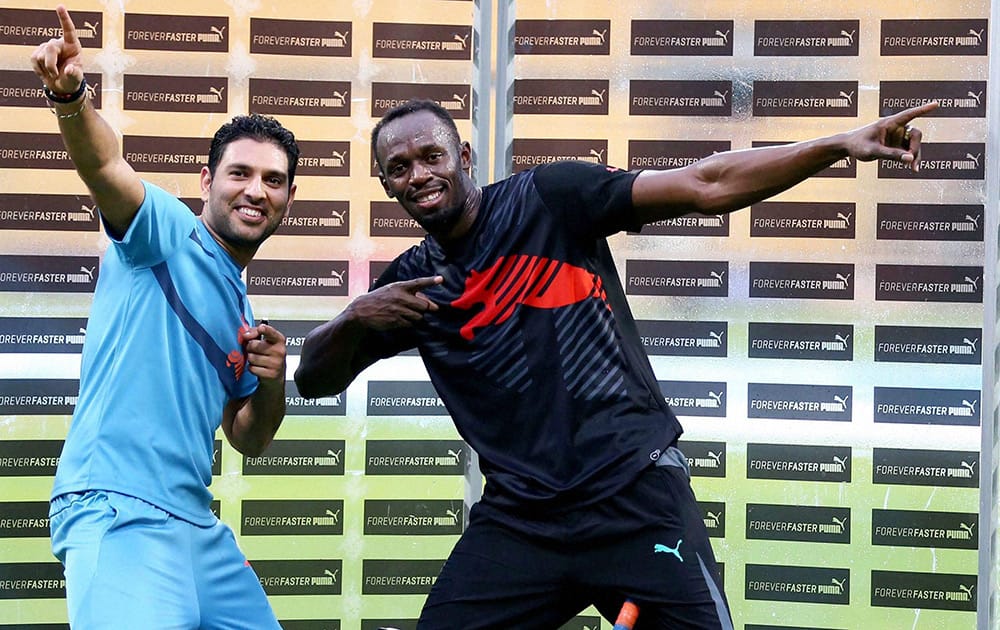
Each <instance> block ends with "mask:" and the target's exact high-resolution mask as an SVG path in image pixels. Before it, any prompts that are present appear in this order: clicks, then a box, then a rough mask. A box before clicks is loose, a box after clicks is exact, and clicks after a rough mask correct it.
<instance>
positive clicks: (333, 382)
mask: <svg viewBox="0 0 1000 630" xmlns="http://www.w3.org/2000/svg"><path fill="white" fill-rule="evenodd" d="M365 335H366V330H365V327H364V325H363V324H362V323H361V322H360V321H359V320H358V319H357V318H355V317H354V316H353V313H352V312H351V309H350V307H348V308H347V309H346V310H345V311H344V312H342V313H341V314H340V315H338V316H337V317H335V318H334V319H332V320H330V321H328V322H326V323H325V324H323V325H321V326H318V327H317V328H315V329H313V330H312V331H310V333H309V334H308V335H307V336H306V340H305V342H303V344H302V355H301V358H300V361H299V367H298V368H297V369H296V370H295V385H296V387H298V389H299V394H301V395H302V396H304V397H306V398H320V397H322V396H330V395H333V394H339V393H340V392H342V391H344V390H345V389H347V386H348V385H350V384H351V382H352V381H353V380H354V379H355V378H356V377H357V375H358V374H360V373H361V371H362V370H363V369H364V368H365V367H367V366H368V365H370V364H371V361H370V360H368V359H367V358H366V357H365V356H364V355H363V352H362V350H361V346H362V342H363V340H364V338H365Z"/></svg>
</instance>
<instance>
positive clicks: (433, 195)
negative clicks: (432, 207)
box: [417, 190, 441, 203]
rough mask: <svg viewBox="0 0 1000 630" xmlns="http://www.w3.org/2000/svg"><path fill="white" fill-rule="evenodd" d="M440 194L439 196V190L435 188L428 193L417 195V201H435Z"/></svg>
mask: <svg viewBox="0 0 1000 630" xmlns="http://www.w3.org/2000/svg"><path fill="white" fill-rule="evenodd" d="M440 196H441V191H440V190H436V191H434V192H432V193H430V194H429V195H421V196H419V197H417V202H418V203H427V202H429V201H436V200H437V198H438V197H440Z"/></svg>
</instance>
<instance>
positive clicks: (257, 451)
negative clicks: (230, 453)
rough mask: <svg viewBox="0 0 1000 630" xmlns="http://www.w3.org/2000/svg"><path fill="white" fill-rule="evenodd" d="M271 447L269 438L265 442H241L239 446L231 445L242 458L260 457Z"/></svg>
mask: <svg viewBox="0 0 1000 630" xmlns="http://www.w3.org/2000/svg"><path fill="white" fill-rule="evenodd" d="M270 445H271V438H268V439H266V440H259V441H253V442H249V441H247V442H241V443H239V444H233V448H235V449H236V450H237V451H239V452H240V454H241V455H243V456H244V457H260V456H261V455H263V454H264V451H266V450H267V447H268V446H270Z"/></svg>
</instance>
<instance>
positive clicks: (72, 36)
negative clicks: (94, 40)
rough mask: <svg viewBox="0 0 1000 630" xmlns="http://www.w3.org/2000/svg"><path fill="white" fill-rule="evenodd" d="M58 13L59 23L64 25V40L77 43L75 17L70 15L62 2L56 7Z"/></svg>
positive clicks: (68, 42)
mask: <svg viewBox="0 0 1000 630" xmlns="http://www.w3.org/2000/svg"><path fill="white" fill-rule="evenodd" d="M56 14H57V15H58V16H59V25H60V26H62V30H63V41H64V42H66V43H67V44H76V43H77V41H76V26H75V25H74V24H73V18H71V17H70V16H69V11H67V10H66V7H64V6H63V5H61V4H60V5H59V6H57V7H56Z"/></svg>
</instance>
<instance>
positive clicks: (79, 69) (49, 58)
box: [31, 4, 83, 94]
mask: <svg viewBox="0 0 1000 630" xmlns="http://www.w3.org/2000/svg"><path fill="white" fill-rule="evenodd" d="M56 14H57V15H58V16H59V24H60V25H62V31H63V36H62V37H60V38H59V39H50V40H49V41H47V42H45V43H43V44H39V46H38V48H36V49H35V51H34V52H33V53H31V66H32V69H33V70H34V71H35V74H37V75H38V78H39V79H41V80H42V83H44V84H45V86H46V87H48V88H49V90H50V91H52V92H55V93H56V94H73V93H74V92H76V91H77V89H78V88H79V87H80V83H82V82H83V60H82V59H81V57H80V53H81V52H82V50H83V49H82V48H81V47H80V40H78V39H77V37H76V26H74V25H73V19H72V18H70V16H69V12H68V11H67V10H66V7H64V6H63V5H61V4H60V5H59V6H58V7H56Z"/></svg>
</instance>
